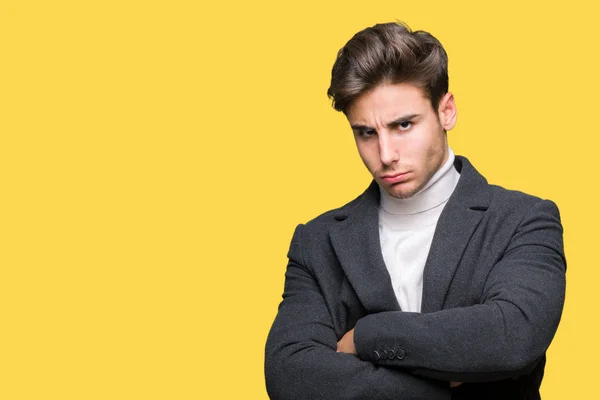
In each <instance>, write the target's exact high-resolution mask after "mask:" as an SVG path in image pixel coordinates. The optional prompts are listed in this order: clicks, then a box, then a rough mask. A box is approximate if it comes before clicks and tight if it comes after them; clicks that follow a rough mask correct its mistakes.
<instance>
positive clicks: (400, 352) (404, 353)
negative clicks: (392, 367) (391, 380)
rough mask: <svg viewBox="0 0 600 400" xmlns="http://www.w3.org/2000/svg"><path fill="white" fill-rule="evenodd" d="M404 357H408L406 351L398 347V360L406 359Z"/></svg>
mask: <svg viewBox="0 0 600 400" xmlns="http://www.w3.org/2000/svg"><path fill="white" fill-rule="evenodd" d="M404 357H406V352H405V351H404V350H402V349H398V353H397V354H396V358H397V359H398V360H404Z"/></svg>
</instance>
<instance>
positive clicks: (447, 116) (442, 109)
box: [438, 92, 457, 131]
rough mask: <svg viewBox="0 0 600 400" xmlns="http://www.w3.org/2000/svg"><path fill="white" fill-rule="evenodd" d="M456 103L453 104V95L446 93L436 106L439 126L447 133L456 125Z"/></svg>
mask: <svg viewBox="0 0 600 400" xmlns="http://www.w3.org/2000/svg"><path fill="white" fill-rule="evenodd" d="M456 117H457V112H456V103H455V102H454V95H453V94H452V93H450V92H448V93H446V94H445V95H444V97H442V99H441V100H440V105H439V106H438V118H439V120H440V124H441V125H442V128H443V129H444V130H445V131H449V130H450V129H452V128H454V125H456Z"/></svg>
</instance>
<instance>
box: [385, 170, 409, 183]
mask: <svg viewBox="0 0 600 400" xmlns="http://www.w3.org/2000/svg"><path fill="white" fill-rule="evenodd" d="M407 176H408V172H401V173H397V174H387V175H382V176H381V178H382V179H383V180H384V181H386V182H387V183H398V182H402V181H403V180H405V179H406V177H407Z"/></svg>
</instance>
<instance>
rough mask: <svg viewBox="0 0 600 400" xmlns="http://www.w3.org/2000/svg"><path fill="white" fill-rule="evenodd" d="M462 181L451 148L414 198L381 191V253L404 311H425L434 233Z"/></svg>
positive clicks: (380, 189)
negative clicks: (425, 273) (426, 274)
mask: <svg viewBox="0 0 600 400" xmlns="http://www.w3.org/2000/svg"><path fill="white" fill-rule="evenodd" d="M459 178H460V174H459V173H458V171H457V170H456V169H455V168H454V152H453V151H452V150H451V149H448V160H447V161H446V162H445V163H444V165H443V166H442V167H441V168H440V169H439V170H438V171H437V172H436V173H435V174H434V175H433V176H432V177H431V179H430V180H429V182H427V184H426V185H425V186H424V187H423V189H421V190H420V191H419V192H417V193H416V194H414V195H413V196H411V197H409V198H407V199H398V198H395V197H392V196H391V195H390V194H388V193H387V192H386V191H385V190H384V189H382V188H381V187H380V188H379V191H380V193H381V200H380V204H379V240H380V243H381V252H382V254H383V260H384V261H385V265H386V267H387V270H388V272H389V274H390V277H391V279H392V285H393V287H394V293H395V294H396V298H397V299H398V303H399V304H400V308H401V309H402V311H413V312H420V311H421V299H422V295H423V269H424V268H425V262H426V260H427V255H428V254H429V249H430V247H431V241H432V240H433V233H434V231H435V227H436V225H437V222H438V219H439V217H440V214H441V213H442V210H443V209H444V206H445V205H446V203H447V202H448V199H449V198H450V195H451V194H452V192H453V191H454V188H455V187H456V184H457V183H458V179H459Z"/></svg>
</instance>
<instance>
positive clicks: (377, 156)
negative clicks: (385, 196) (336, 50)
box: [346, 83, 456, 198]
mask: <svg viewBox="0 0 600 400" xmlns="http://www.w3.org/2000/svg"><path fill="white" fill-rule="evenodd" d="M346 116H347V118H348V121H349V122H350V126H351V127H352V131H353V132H354V139H355V140H356V146H357V148H358V153H359V154H360V157H361V158H362V160H363V162H364V164H365V166H366V167H367V169H368V170H369V172H370V173H371V175H373V178H374V179H375V180H376V181H377V183H379V185H380V186H381V187H382V188H383V189H385V190H386V191H387V192H388V193H389V194H390V195H392V196H393V197H397V198H408V197H411V196H412V195H414V194H415V193H417V192H418V191H419V190H421V189H422V188H423V186H425V184H427V182H428V181H429V179H430V178H431V177H432V175H433V174H434V173H435V172H436V171H437V170H438V169H439V168H440V167H441V166H442V165H443V164H444V162H446V160H447V159H448V142H447V138H446V131H448V130H450V129H452V128H453V127H454V125H455V123H456V106H455V103H454V97H453V95H452V94H451V93H446V95H445V96H444V97H443V98H442V99H441V101H440V104H439V107H438V109H437V110H433V108H432V106H431V102H430V101H429V99H427V98H426V97H425V96H424V95H423V92H422V91H421V89H420V88H418V87H417V86H415V85H413V84H410V83H398V84H382V85H379V86H376V87H375V88H374V89H372V90H370V91H368V92H366V93H364V94H362V95H361V96H359V97H358V98H357V99H356V100H355V101H354V102H353V103H352V104H351V105H350V107H349V108H348V111H347V115H346Z"/></svg>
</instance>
